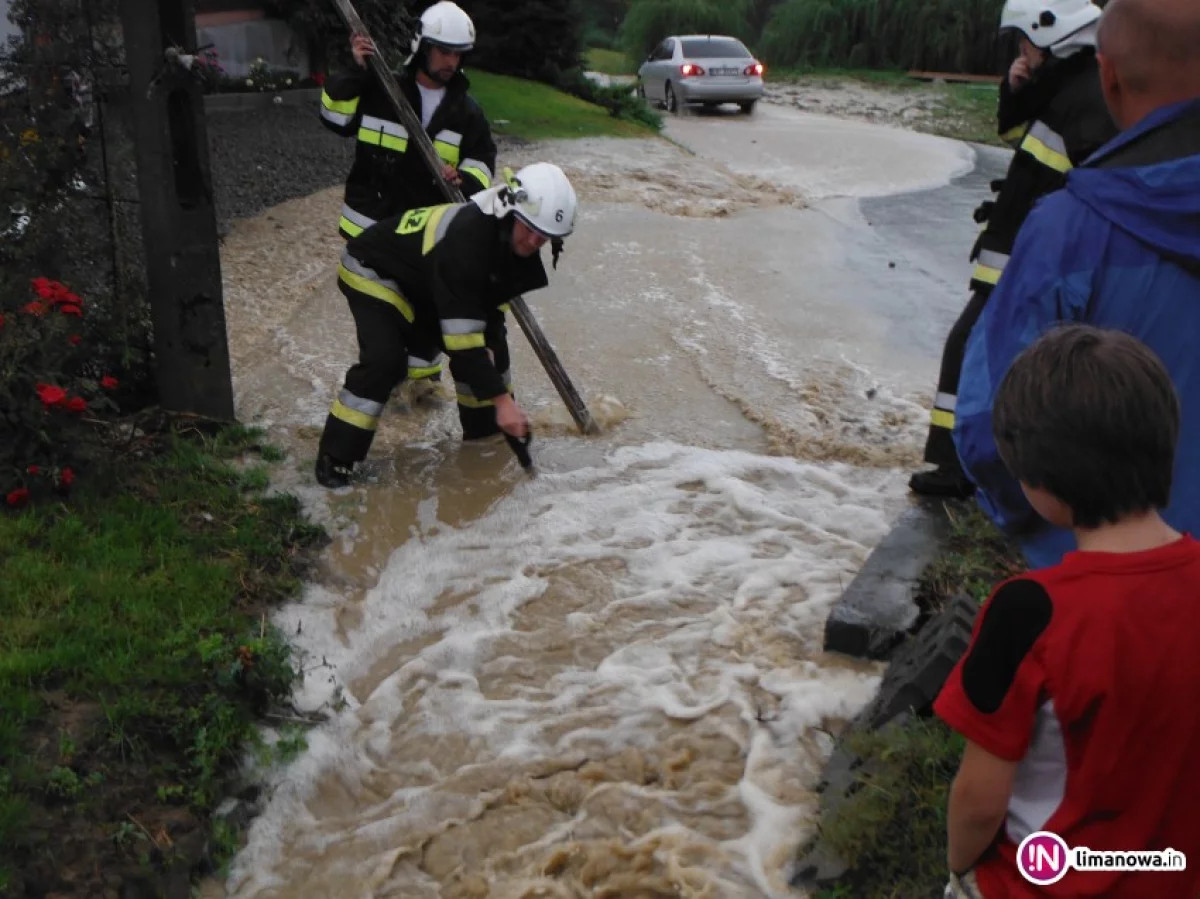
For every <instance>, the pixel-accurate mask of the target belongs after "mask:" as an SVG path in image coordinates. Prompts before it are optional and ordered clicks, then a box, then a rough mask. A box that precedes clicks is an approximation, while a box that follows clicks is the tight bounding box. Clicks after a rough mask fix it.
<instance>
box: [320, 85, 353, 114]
mask: <svg viewBox="0 0 1200 899" xmlns="http://www.w3.org/2000/svg"><path fill="white" fill-rule="evenodd" d="M321 105H322V106H324V107H325V108H326V109H328V110H329V111H330V112H340V113H341V114H342V115H354V113H356V112H358V97H355V98H354V99H353V100H334V99H333V98H332V97H330V96H329V94H327V93H325V91H321Z"/></svg>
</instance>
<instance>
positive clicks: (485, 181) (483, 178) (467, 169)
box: [462, 165, 492, 187]
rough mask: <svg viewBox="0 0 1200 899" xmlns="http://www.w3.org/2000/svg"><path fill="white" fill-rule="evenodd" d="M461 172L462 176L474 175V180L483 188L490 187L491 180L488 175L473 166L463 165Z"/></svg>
mask: <svg viewBox="0 0 1200 899" xmlns="http://www.w3.org/2000/svg"><path fill="white" fill-rule="evenodd" d="M462 171H463V174H466V175H474V176H475V177H476V178H478V179H479V183H480V184H482V185H483V186H484V187H491V186H492V179H491V178H490V177H488V173H487V172H485V171H484V170H483V169H480V168H476V167H475V166H473V165H464V166H463V167H462Z"/></svg>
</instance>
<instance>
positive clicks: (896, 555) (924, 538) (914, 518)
mask: <svg viewBox="0 0 1200 899" xmlns="http://www.w3.org/2000/svg"><path fill="white" fill-rule="evenodd" d="M949 534H950V519H949V517H948V516H947V514H946V507H945V505H944V504H943V503H941V502H935V501H931V500H918V501H915V502H914V504H913V505H912V506H910V507H909V508H908V509H906V510H905V511H904V514H903V515H901V516H900V518H899V520H897V522H896V524H895V525H894V526H893V527H892V530H891V531H890V532H889V533H888V535H887V536H886V537H884V538H883V542H882V543H880V544H879V546H877V547H876V548H875V551H874V552H872V553H871V555H870V557H869V558H868V559H867V563H866V564H865V565H864V566H863V567H862V570H861V571H859V573H858V575H857V576H856V577H855V578H854V580H853V581H851V582H850V586H849V587H847V588H846V591H845V593H843V594H842V598H841V599H840V600H838V602H837V604H836V605H835V606H834V607H833V609H832V611H831V612H830V613H829V617H828V618H827V619H826V621H825V651H826V652H839V653H842V654H844V655H849V656H854V657H855V658H860V659H872V660H886V659H888V658H890V657H891V654H892V652H893V650H894V649H895V648H896V647H897V646H898V645H899V644H900V643H902V642H903V641H904V639H905V637H906V636H907V635H908V634H909V633H910V632H911V631H912V628H913V627H914V626H915V625H916V624H917V621H918V620H919V618H920V613H921V610H920V608H919V607H918V606H917V603H916V598H915V594H916V587H917V582H918V581H919V579H920V577H921V574H922V573H923V572H924V570H925V568H926V566H928V565H929V563H930V562H932V561H933V560H934V559H935V558H937V554H938V552H939V550H940V549H941V547H942V544H943V543H944V542H945V540H946V538H947V537H948V536H949Z"/></svg>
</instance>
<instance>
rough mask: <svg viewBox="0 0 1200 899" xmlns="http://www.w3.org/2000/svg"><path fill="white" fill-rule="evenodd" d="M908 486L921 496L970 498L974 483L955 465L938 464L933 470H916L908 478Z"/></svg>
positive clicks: (973, 490) (973, 491)
mask: <svg viewBox="0 0 1200 899" xmlns="http://www.w3.org/2000/svg"><path fill="white" fill-rule="evenodd" d="M908 488H909V489H910V490H911V491H912V492H913V493H918V494H920V495H921V496H944V497H949V498H951V499H970V498H971V497H972V496H974V495H975V485H974V484H972V483H971V481H970V479H968V478H967V476H966V475H965V474H964V473H963V471H962V469H961V468H959V467H958V466H957V465H940V466H938V467H937V468H935V469H934V470H933V471H918V472H917V473H916V474H914V475H913V476H912V477H911V478H910V479H909V481H908Z"/></svg>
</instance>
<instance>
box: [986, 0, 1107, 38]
mask: <svg viewBox="0 0 1200 899" xmlns="http://www.w3.org/2000/svg"><path fill="white" fill-rule="evenodd" d="M1100 12H1101V10H1100V7H1098V6H1096V5H1095V4H1094V3H1091V2H1090V0H1007V2H1006V3H1005V4H1004V9H1003V10H1001V12H1000V30H1001V31H1008V30H1009V29H1016V30H1017V31H1020V32H1021V33H1022V34H1023V35H1025V37H1027V38H1029V42H1030V43H1031V44H1033V45H1034V46H1035V47H1037V48H1038V49H1040V50H1048V49H1050V48H1051V47H1053V46H1054V45H1055V44H1057V43H1059V42H1061V41H1063V40H1065V39H1066V38H1068V37H1070V36H1071V35H1073V34H1075V33H1077V32H1079V31H1082V30H1083V29H1084V28H1087V27H1088V26H1089V25H1091V24H1092V23H1094V22H1096V21H1097V20H1098V19H1099V18H1100Z"/></svg>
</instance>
